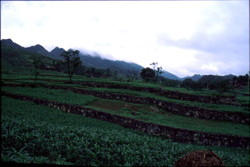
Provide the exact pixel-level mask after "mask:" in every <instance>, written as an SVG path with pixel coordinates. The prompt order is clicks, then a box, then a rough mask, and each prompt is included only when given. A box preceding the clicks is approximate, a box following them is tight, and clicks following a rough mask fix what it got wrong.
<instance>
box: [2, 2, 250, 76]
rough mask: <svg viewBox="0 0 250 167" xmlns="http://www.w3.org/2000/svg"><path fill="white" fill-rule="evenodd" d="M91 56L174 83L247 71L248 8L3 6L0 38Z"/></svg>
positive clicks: (227, 4)
mask: <svg viewBox="0 0 250 167" xmlns="http://www.w3.org/2000/svg"><path fill="white" fill-rule="evenodd" d="M6 38H11V39H12V40H13V41H15V42H17V43H19V44H21V45H23V46H31V45H35V44H37V43H39V44H41V45H43V46H45V48H46V49H48V50H49V51H50V50H51V49H53V48H54V47H55V46H59V47H63V48H65V49H69V48H75V49H79V50H81V49H82V50H89V51H96V52H98V53H100V54H102V55H103V56H105V57H108V58H111V59H117V60H125V61H131V62H135V63H138V64H140V65H143V66H145V67H146V66H149V64H150V63H152V62H158V63H159V65H160V66H162V67H163V69H164V70H167V71H169V72H172V73H174V74H176V75H178V76H180V77H183V76H186V75H193V74H196V73H197V74H218V75H225V74H230V73H232V74H236V75H239V74H245V73H246V72H248V70H249V2H248V1H247V0H246V1H244V0H243V1H156V2H154V1H144V2H140V1H136V2H132V1H117V2H115V1H108V2H105V1H104V2H103V1H80V2H79V1H73V2H70V1H62V2H56V1H51V2H45V1H43V2H41V1H40V2H39V1H36V2H35V1H34V2H11V1H6V2H4V1H1V39H6Z"/></svg>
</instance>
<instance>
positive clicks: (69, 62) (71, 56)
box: [61, 50, 82, 82]
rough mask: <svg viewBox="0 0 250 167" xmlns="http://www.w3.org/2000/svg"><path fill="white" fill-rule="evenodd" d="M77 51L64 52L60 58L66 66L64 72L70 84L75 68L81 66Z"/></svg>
mask: <svg viewBox="0 0 250 167" xmlns="http://www.w3.org/2000/svg"><path fill="white" fill-rule="evenodd" d="M79 53H80V52H79V51H78V50H75V51H73V50H69V51H64V52H63V53H62V54H61V56H63V57H64V64H65V65H66V70H67V73H68V76H69V80H70V82H72V76H73V74H74V73H75V72H76V70H77V67H78V66H80V65H81V64H82V61H81V60H80V57H79Z"/></svg>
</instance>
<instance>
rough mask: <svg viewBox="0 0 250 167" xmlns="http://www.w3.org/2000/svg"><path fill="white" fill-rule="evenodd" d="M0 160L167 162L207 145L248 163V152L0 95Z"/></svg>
mask: <svg viewBox="0 0 250 167" xmlns="http://www.w3.org/2000/svg"><path fill="white" fill-rule="evenodd" d="M1 101H2V106H1V111H2V117H1V125H2V126H1V130H2V133H1V137H2V153H1V156H2V160H3V161H4V162H19V163H49V164H64V165H86V166H88V165H91V166H94V165H97V166H103V165H104V166H135V165H140V166H173V165H174V163H175V161H176V160H177V159H179V158H180V157H182V156H184V155H185V154H187V153H188V152H191V151H193V150H207V149H212V150H213V151H214V152H215V153H216V154H217V155H218V156H219V157H221V158H222V159H223V161H224V162H225V163H226V165H228V166H243V165H245V166H249V165H250V163H249V151H248V150H245V149H242V148H241V149H238V148H225V147H205V146H197V145H192V144H180V143H175V142H172V141H170V140H166V139H162V138H159V137H153V136H149V135H145V134H142V133H139V132H136V131H133V130H129V129H124V128H122V127H120V126H117V125H114V124H111V123H108V122H103V121H99V120H95V119H90V118H85V117H82V116H80V115H74V114H68V113H63V112H61V111H59V110H56V109H52V108H48V107H44V106H39V107H38V106H37V105H35V104H34V103H31V102H25V101H20V100H14V99H10V98H7V97H2V98H1Z"/></svg>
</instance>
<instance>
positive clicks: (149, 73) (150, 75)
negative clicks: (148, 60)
mask: <svg viewBox="0 0 250 167" xmlns="http://www.w3.org/2000/svg"><path fill="white" fill-rule="evenodd" d="M141 77H142V79H144V80H145V81H146V82H148V81H153V80H154V79H155V72H154V70H152V69H151V68H149V67H147V68H143V69H142V70H141Z"/></svg>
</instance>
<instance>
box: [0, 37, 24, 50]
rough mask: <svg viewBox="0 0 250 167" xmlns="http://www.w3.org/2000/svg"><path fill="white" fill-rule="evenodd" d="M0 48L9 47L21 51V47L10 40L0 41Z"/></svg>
mask: <svg viewBox="0 0 250 167" xmlns="http://www.w3.org/2000/svg"><path fill="white" fill-rule="evenodd" d="M1 46H3V47H11V48H15V49H23V47H22V46H20V45H18V44H16V43H15V42H13V41H12V40H11V39H2V40H1Z"/></svg>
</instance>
